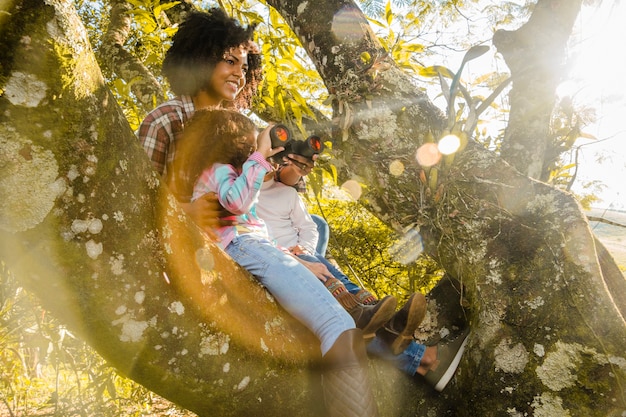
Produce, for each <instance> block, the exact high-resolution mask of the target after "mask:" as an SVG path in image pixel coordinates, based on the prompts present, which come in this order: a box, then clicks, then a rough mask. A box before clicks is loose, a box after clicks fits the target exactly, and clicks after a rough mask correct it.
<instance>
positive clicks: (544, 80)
mask: <svg viewBox="0 0 626 417" xmlns="http://www.w3.org/2000/svg"><path fill="white" fill-rule="evenodd" d="M581 3H582V0H571V1H561V0H539V1H538V2H537V5H536V6H535V8H534V10H533V13H532V16H531V17H530V19H529V21H528V22H527V23H526V24H525V25H524V26H522V27H521V28H519V29H518V30H516V31H513V32H511V31H506V30H499V31H497V32H496V33H495V34H494V37H493V44H494V45H495V46H496V48H497V49H498V52H499V53H500V54H502V56H503V57H504V60H505V62H506V64H507V66H508V67H509V69H510V70H511V77H512V79H513V87H512V88H511V92H510V93H509V100H510V102H511V112H510V114H509V123H508V125H507V128H506V130H505V134H504V141H503V143H502V152H501V156H502V158H504V160H505V161H507V162H508V163H510V164H511V165H513V166H514V167H515V168H517V169H518V170H519V171H520V172H522V173H524V174H526V175H528V176H529V177H531V178H536V179H539V180H542V181H546V180H548V174H549V171H550V170H549V167H550V166H551V165H552V164H553V163H554V160H555V158H557V157H558V155H559V152H558V151H555V149H554V146H550V144H551V143H553V142H554V140H553V137H552V130H551V128H550V120H551V117H552V112H553V109H554V104H555V101H556V88H557V87H558V85H559V83H560V82H561V81H562V80H563V79H564V78H565V76H566V74H567V66H566V51H567V40H568V39H569V37H570V34H571V33H572V28H573V26H574V22H575V20H576V16H578V11H579V10H580V6H581Z"/></svg>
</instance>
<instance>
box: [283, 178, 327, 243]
mask: <svg viewBox="0 0 626 417" xmlns="http://www.w3.org/2000/svg"><path fill="white" fill-rule="evenodd" d="M285 191H287V192H289V193H292V203H291V206H292V207H291V215H290V217H291V224H292V226H293V228H294V229H295V230H297V233H298V245H299V246H301V247H303V248H304V249H306V251H307V252H308V253H310V254H311V255H314V254H315V248H316V247H317V240H318V238H319V233H318V231H317V225H316V224H315V222H314V221H313V219H312V218H311V215H310V214H309V212H308V211H307V209H306V207H305V205H304V202H303V201H302V198H300V195H299V194H298V192H297V191H296V190H295V189H293V188H285Z"/></svg>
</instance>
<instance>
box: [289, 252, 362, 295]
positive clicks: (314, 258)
mask: <svg viewBox="0 0 626 417" xmlns="http://www.w3.org/2000/svg"><path fill="white" fill-rule="evenodd" d="M298 257H299V258H301V259H304V260H305V261H309V262H321V263H323V264H324V265H326V268H328V271H330V273H331V274H333V276H334V277H335V278H337V279H338V280H339V281H341V282H342V283H343V285H345V286H346V289H347V290H348V292H349V293H350V294H356V293H358V292H359V291H360V290H361V287H359V286H358V285H356V284H355V283H354V282H352V281H350V278H348V277H347V276H346V274H344V273H343V272H341V271H340V270H339V269H337V267H336V266H335V265H333V264H332V263H330V262H328V259H326V258H324V256H322V255H320V254H319V253H316V254H315V255H307V254H300V255H298Z"/></svg>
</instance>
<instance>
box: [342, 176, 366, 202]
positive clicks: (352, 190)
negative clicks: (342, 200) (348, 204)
mask: <svg viewBox="0 0 626 417" xmlns="http://www.w3.org/2000/svg"><path fill="white" fill-rule="evenodd" d="M341 188H343V189H344V190H345V191H346V192H347V193H348V194H350V196H351V197H352V198H353V199H354V200H355V201H356V200H358V199H359V198H361V194H363V188H361V184H359V183H358V182H356V181H355V180H348V181H346V182H344V183H343V184H342V185H341Z"/></svg>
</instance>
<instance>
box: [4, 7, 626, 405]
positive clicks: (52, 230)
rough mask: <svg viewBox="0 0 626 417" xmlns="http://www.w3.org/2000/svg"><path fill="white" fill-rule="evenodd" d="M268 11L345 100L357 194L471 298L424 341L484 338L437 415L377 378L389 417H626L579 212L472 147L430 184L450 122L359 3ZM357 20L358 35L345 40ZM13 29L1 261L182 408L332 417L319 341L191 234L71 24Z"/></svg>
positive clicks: (612, 313)
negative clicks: (429, 157)
mask: <svg viewBox="0 0 626 417" xmlns="http://www.w3.org/2000/svg"><path fill="white" fill-rule="evenodd" d="M271 3H272V4H273V5H274V6H275V7H277V9H278V10H279V12H280V13H281V14H282V15H283V16H285V18H286V19H287V20H288V22H289V23H290V25H291V26H292V28H293V29H294V32H295V33H298V35H299V36H300V38H301V40H302V41H303V45H304V46H305V48H307V50H308V51H309V53H310V55H311V56H312V57H313V59H314V62H315V63H316V65H318V68H319V70H320V73H321V74H322V76H323V77H324V80H325V82H326V85H327V86H328V87H329V89H330V91H331V92H332V94H333V95H334V99H335V108H336V111H337V119H336V120H339V123H338V125H337V126H335V128H336V130H337V131H338V135H337V137H338V138H339V139H338V141H337V143H336V144H335V146H336V147H337V149H338V150H339V151H340V154H339V155H340V158H341V160H342V161H343V162H344V164H343V166H344V167H345V168H344V170H343V172H342V175H343V176H344V177H349V176H359V177H360V178H361V179H363V180H364V181H365V182H366V183H367V184H368V185H369V186H370V190H371V191H370V192H369V193H368V194H367V196H366V198H367V200H368V201H369V202H370V205H371V207H372V209H373V210H374V211H375V212H376V213H377V214H378V215H379V216H380V217H381V218H382V219H384V220H385V221H386V222H387V223H388V224H391V225H394V226H395V227H397V228H400V227H402V226H406V225H411V224H413V225H415V224H418V225H420V226H421V231H422V234H423V236H424V238H425V243H426V247H427V250H428V251H429V252H430V253H432V254H434V255H435V256H436V257H437V258H438V259H439V260H440V262H441V263H442V265H443V266H444V267H445V268H446V270H447V271H448V273H449V274H450V275H451V276H452V277H454V278H456V279H457V280H458V281H460V282H461V283H462V286H461V285H459V284H456V285H450V284H451V283H453V282H454V281H452V280H445V281H443V282H442V283H441V285H440V286H439V287H438V288H436V290H434V291H433V293H431V294H430V296H429V299H430V305H429V311H430V313H431V314H430V315H429V319H428V320H429V322H428V323H427V324H429V325H430V332H429V333H428V334H424V335H423V337H424V338H425V339H429V340H431V341H436V338H437V337H438V335H441V334H444V333H445V332H444V331H445V330H452V331H454V328H456V327H459V326H461V325H462V322H463V320H464V319H465V318H466V317H467V318H468V319H469V322H470V325H471V327H472V330H473V333H472V335H471V336H470V344H469V347H468V351H467V354H466V355H465V356H464V358H463V360H462V362H461V366H460V368H459V372H458V373H457V376H456V377H455V379H454V381H453V383H452V384H451V385H450V386H449V388H447V389H446V390H445V391H444V393H442V394H435V393H434V392H433V391H432V390H431V389H430V388H427V387H426V386H425V384H424V383H423V382H422V381H421V380H419V379H417V378H416V379H414V380H410V379H407V378H406V377H405V376H404V375H401V374H400V373H399V371H396V370H394V369H392V368H391V367H390V366H389V365H388V364H386V363H382V362H379V361H373V362H372V364H373V367H372V374H373V375H374V376H375V377H376V381H377V388H376V395H377V398H378V401H379V406H380V409H381V415H383V416H414V415H440V416H443V415H457V416H499V415H504V414H505V413H506V415H516V416H517V415H520V416H521V415H535V416H545V415H550V416H566V415H571V416H602V417H604V416H620V415H622V413H624V412H626V400H625V399H624V389H623V387H624V383H625V376H626V358H625V357H624V349H623V346H625V345H626V327H625V325H624V321H623V319H622V317H621V316H620V315H619V312H618V310H617V309H616V307H615V305H614V304H613V303H612V301H611V297H610V295H609V293H608V291H607V290H606V286H605V285H604V281H603V275H602V271H601V268H600V265H599V263H598V256H597V253H596V249H595V245H594V240H593V236H592V234H591V232H590V230H589V227H588V225H587V223H586V221H585V218H584V216H583V215H582V213H581V211H580V208H579V206H578V205H577V204H576V202H575V200H574V199H573V198H572V197H571V196H570V195H568V194H565V193H562V192H559V191H557V190H555V189H553V188H551V187H548V186H546V185H545V184H542V183H540V182H536V181H533V180H530V179H529V178H527V177H525V176H523V175H521V174H519V173H518V172H517V171H515V170H513V169H512V168H511V167H510V166H509V165H507V164H504V163H503V162H502V161H501V160H500V159H498V158H496V157H495V156H494V155H492V154H491V153H489V152H487V151H486V150H484V149H483V148H481V147H478V146H475V145H474V144H473V143H472V142H470V143H469V144H468V145H467V147H466V148H465V149H464V150H463V151H462V152H461V153H459V154H458V155H456V157H455V158H454V160H452V159H451V158H448V159H446V160H444V161H442V162H441V163H440V164H439V165H438V166H436V167H435V168H431V169H430V170H428V172H426V171H423V170H422V168H421V167H419V166H417V164H416V163H415V161H414V155H415V151H416V149H417V148H418V147H419V146H420V145H421V144H422V143H424V142H426V141H427V140H429V138H430V136H431V135H432V136H435V137H436V136H437V135H438V134H439V132H440V130H441V127H442V126H443V121H442V120H443V118H442V117H441V115H440V114H439V112H438V110H437V109H436V108H435V107H434V106H433V105H432V103H430V102H429V101H428V100H427V99H426V97H425V96H423V95H422V94H421V93H419V92H417V90H416V89H415V88H414V87H412V84H411V83H410V82H409V81H410V80H409V79H408V78H407V77H406V76H405V75H404V74H403V73H402V72H401V71H400V70H399V69H397V68H396V66H395V65H394V63H393V62H391V61H389V59H388V57H386V55H385V54H384V52H383V50H382V48H381V47H380V45H379V44H378V43H377V42H376V40H375V39H374V37H373V36H372V34H371V32H370V31H369V29H368V27H367V25H366V23H365V20H364V19H363V16H362V15H361V14H360V12H359V11H358V9H357V8H356V7H355V6H354V4H352V3H350V2H346V1H344V2H341V3H340V2H338V1H336V0H335V1H330V0H326V1H321V2H318V3H315V4H313V3H310V2H309V3H302V4H300V3H299V2H288V1H284V2H279V1H272V2H271ZM18 6H19V7H18ZM340 9H343V10H347V11H348V14H347V15H342V16H341V17H337V19H336V21H335V25H334V26H333V25H332V22H333V16H335V14H336V12H338V11H339V10H340ZM10 12H11V17H10V19H9V20H5V21H3V26H2V28H1V31H2V33H0V35H1V36H0V39H1V40H0V43H1V44H2V45H1V47H0V57H1V58H2V59H1V60H0V62H2V71H3V72H2V75H3V77H2V78H0V79H1V80H2V83H3V84H2V85H1V86H0V88H1V89H2V90H3V96H2V97H1V98H0V129H1V130H2V133H1V134H0V141H2V147H1V148H0V149H1V152H0V169H1V172H0V175H1V178H2V185H1V187H2V188H1V190H2V203H1V204H0V231H1V245H2V246H1V247H0V248H1V251H0V254H1V255H0V256H1V258H2V259H3V260H5V261H6V262H7V263H8V264H9V266H10V269H11V270H12V271H13V272H14V273H15V275H16V276H17V277H18V278H20V279H21V280H22V281H23V282H24V283H25V284H27V285H28V286H29V287H30V288H31V289H32V290H33V291H35V292H36V293H37V294H39V295H40V296H41V297H42V300H43V302H44V305H45V306H46V307H47V308H49V309H50V310H52V311H53V312H54V313H55V314H56V315H57V316H59V317H60V318H62V319H63V320H65V321H66V322H67V323H68V324H70V325H71V326H72V328H73V329H75V330H78V331H80V333H81V334H82V335H83V336H85V337H86V338H87V340H88V341H89V343H90V344H92V345H93V346H94V347H95V348H96V349H97V350H98V351H99V352H100V353H101V354H102V355H103V356H104V357H105V358H106V359H107V360H108V361H109V362H110V363H111V364H112V365H114V366H116V367H117V368H118V369H120V370H121V371H122V372H123V373H125V374H127V375H129V376H130V377H131V378H133V379H135V380H136V381H138V382H140V383H141V384H143V385H145V386H146V387H148V388H149V389H151V390H153V391H155V392H157V393H159V394H160V395H163V396H164V397H166V398H168V399H170V400H172V401H174V402H176V403H178V404H180V405H182V406H183V407H186V408H188V409H190V410H193V411H195V412H197V413H198V414H200V415H215V416H217V415H219V416H229V415H232V416H235V415H272V416H282V415H285V416H286V415H289V416H291V415H298V416H317V415H320V414H321V413H322V411H321V410H320V404H321V397H320V396H319V395H320V394H319V390H318V384H317V378H316V374H315V372H314V371H312V369H314V366H313V365H315V363H316V361H317V359H318V355H319V353H318V352H319V350H318V348H317V346H318V343H317V341H316V340H315V339H314V338H313V336H312V335H311V334H310V333H308V332H307V331H306V330H305V329H304V328H303V327H302V326H300V325H299V324H298V323H296V322H295V321H294V320H293V319H292V318H290V317H289V316H288V315H286V314H285V313H284V312H283V311H282V310H281V309H280V308H279V307H278V306H277V305H276V303H275V302H274V301H272V299H271V297H270V296H269V295H268V294H267V293H266V292H265V291H264V290H263V289H262V288H260V287H259V286H258V285H257V284H256V283H255V282H254V281H253V280H251V279H250V277H249V276H248V275H247V274H245V273H244V272H243V271H242V270H241V269H239V268H238V267H237V266H236V265H234V264H233V263H232V262H231V261H230V260H229V259H227V257H226V256H225V255H224V254H223V252H221V251H220V250H219V249H217V248H216V246H215V245H213V244H212V243H211V242H209V241H207V240H205V239H203V237H202V235H201V234H199V232H198V231H197V229H195V228H194V227H193V226H192V225H191V224H189V222H188V221H187V219H186V217H185V216H184V215H183V214H182V212H181V211H180V210H179V209H178V207H177V205H176V203H175V202H174V199H173V197H172V196H171V195H170V194H169V193H168V191H167V190H166V188H165V187H164V186H163V185H162V184H161V183H160V182H159V178H158V176H157V175H156V174H155V173H154V172H153V171H152V169H151V167H150V164H149V162H148V161H147V158H146V157H145V155H144V152H143V150H142V149H141V148H140V147H139V146H138V144H137V141H136V139H135V137H134V135H133V134H132V132H131V130H130V129H129V127H128V124H127V123H126V121H125V120H124V117H123V114H122V113H121V111H120V110H119V109H118V107H117V106H116V104H115V101H114V99H113V97H112V96H111V95H110V94H109V93H108V92H107V90H106V88H105V87H104V85H103V83H102V78H101V75H100V72H99V70H98V68H97V65H96V63H95V59H94V57H93V54H92V53H91V51H90V48H89V45H88V42H87V40H86V36H85V34H84V30H83V29H82V27H81V25H80V23H79V22H78V20H77V17H76V15H75V12H74V11H73V10H72V9H71V8H70V7H68V6H67V4H66V3H65V2H61V1H47V2H45V3H44V2H42V1H36V0H29V1H24V2H22V3H21V4H19V5H16V6H14V7H13V9H12V10H11V11H10ZM330 30H334V32H330ZM332 33H334V34H335V35H336V36H332ZM363 52H368V54H369V56H370V59H369V60H368V59H367V55H363V54H362V53H363ZM363 56H365V57H366V59H362V57H363ZM348 162H349V163H348ZM392 162H396V164H394V166H395V167H398V163H401V165H403V167H404V170H398V169H393V170H390V169H389V167H390V166H391V164H392ZM392 172H393V174H392ZM437 173H438V174H437ZM420 175H421V176H422V177H424V176H426V181H425V182H422V181H420V180H419V178H420ZM435 175H437V177H435ZM609 262H610V261H609ZM603 269H604V268H603ZM461 288H462V289H463V291H462V294H463V295H464V297H465V298H466V299H467V301H468V302H469V306H470V307H469V308H467V310H463V309H461V307H460V306H461V303H460V301H459V291H460V289H461ZM463 305H465V304H463ZM505 410H506V411H505Z"/></svg>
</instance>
